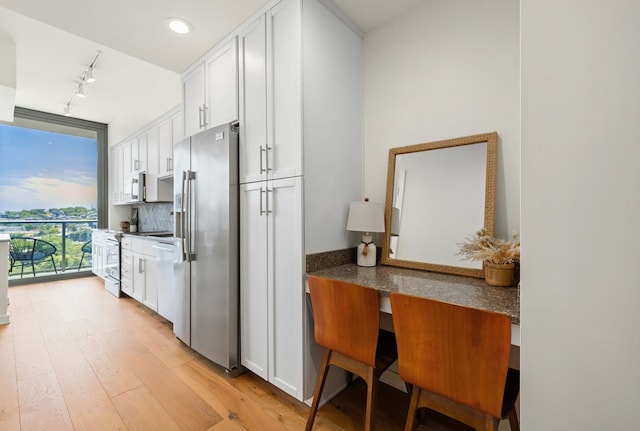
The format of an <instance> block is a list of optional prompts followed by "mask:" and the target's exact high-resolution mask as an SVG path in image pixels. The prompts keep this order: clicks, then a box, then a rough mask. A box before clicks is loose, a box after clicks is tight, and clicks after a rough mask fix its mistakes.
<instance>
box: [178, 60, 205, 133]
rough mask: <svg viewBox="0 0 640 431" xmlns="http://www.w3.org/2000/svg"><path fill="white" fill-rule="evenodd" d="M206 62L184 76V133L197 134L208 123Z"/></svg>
mask: <svg viewBox="0 0 640 431" xmlns="http://www.w3.org/2000/svg"><path fill="white" fill-rule="evenodd" d="M204 69H205V64H204V62H202V63H200V64H198V65H197V66H196V67H195V68H194V69H193V70H191V71H190V72H188V73H187V74H186V75H184V76H183V77H182V98H183V107H182V108H183V111H184V134H185V136H191V135H195V134H196V133H198V132H199V131H201V130H204V129H205V127H206V126H207V124H206V117H205V114H206V109H207V105H206V103H205V94H206V87H205V70H204Z"/></svg>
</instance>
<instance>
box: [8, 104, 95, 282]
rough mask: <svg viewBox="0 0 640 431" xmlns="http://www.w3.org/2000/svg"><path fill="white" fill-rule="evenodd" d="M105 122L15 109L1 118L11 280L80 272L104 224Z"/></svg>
mask: <svg viewBox="0 0 640 431" xmlns="http://www.w3.org/2000/svg"><path fill="white" fill-rule="evenodd" d="M106 148H107V125H106V124H102V123H96V122H91V121H85V120H79V119H76V118H70V117H63V116H59V115H53V114H48V113H43V112H38V111H33V110H28V109H22V108H16V111H15V120H14V121H13V122H12V123H6V122H0V232H4V233H9V234H10V235H11V238H12V241H11V244H12V245H11V253H10V268H11V272H10V274H9V276H10V283H12V284H20V283H23V282H33V281H34V280H38V281H42V280H43V279H55V278H62V277H70V276H77V275H82V274H83V273H84V274H86V273H87V272H88V271H89V270H90V268H91V261H92V253H91V243H90V241H91V230H92V229H93V228H95V227H102V226H105V225H106V222H107V220H106V215H107V208H106V205H107V203H106V202H107V199H106V193H107V192H106V189H107V180H106V175H107V156H106V154H107V150H106Z"/></svg>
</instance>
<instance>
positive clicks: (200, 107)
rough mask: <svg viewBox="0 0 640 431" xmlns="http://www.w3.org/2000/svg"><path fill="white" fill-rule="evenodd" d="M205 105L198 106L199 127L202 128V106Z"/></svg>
mask: <svg viewBox="0 0 640 431" xmlns="http://www.w3.org/2000/svg"><path fill="white" fill-rule="evenodd" d="M203 106H204V105H203ZM203 106H198V129H202V108H203Z"/></svg>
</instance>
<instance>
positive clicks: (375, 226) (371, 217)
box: [347, 198, 384, 266]
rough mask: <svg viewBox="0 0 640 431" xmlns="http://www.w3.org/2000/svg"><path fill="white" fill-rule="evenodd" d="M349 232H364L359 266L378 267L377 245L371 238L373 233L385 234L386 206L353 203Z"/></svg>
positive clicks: (366, 200) (365, 201)
mask: <svg viewBox="0 0 640 431" xmlns="http://www.w3.org/2000/svg"><path fill="white" fill-rule="evenodd" d="M347 230H348V231H352V232H364V235H363V236H362V241H361V242H360V245H358V252H357V257H358V261H357V263H358V265H359V266H376V245H375V244H374V243H373V240H372V238H371V233H372V232H384V205H382V204H377V203H373V202H369V199H367V198H365V200H364V201H355V202H351V205H350V206H349V218H348V219H347Z"/></svg>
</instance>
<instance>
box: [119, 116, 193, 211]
mask: <svg viewBox="0 0 640 431" xmlns="http://www.w3.org/2000/svg"><path fill="white" fill-rule="evenodd" d="M182 135H183V127H182V110H181V109H178V108H174V109H172V110H171V111H169V112H167V113H166V114H164V115H163V116H162V117H160V118H158V119H156V120H155V121H154V122H153V123H151V124H149V125H147V126H146V127H145V128H144V129H142V130H141V131H139V132H137V133H136V135H135V136H133V137H130V138H128V139H126V140H125V141H123V142H121V143H119V144H117V145H116V146H115V147H113V149H112V150H111V154H112V158H111V161H112V165H111V188H112V203H113V204H131V203H132V202H133V201H134V199H133V196H132V187H133V185H134V183H135V182H137V181H138V180H139V174H140V173H141V172H145V173H146V185H145V187H146V190H145V201H147V202H170V201H172V200H173V182H172V180H173V144H174V143H175V142H177V141H178V140H180V139H182ZM138 188H139V187H138Z"/></svg>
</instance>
